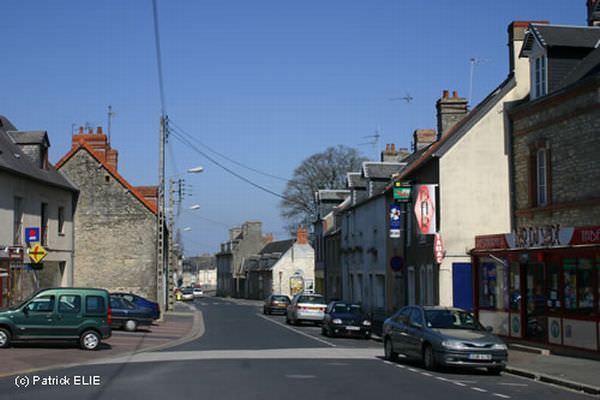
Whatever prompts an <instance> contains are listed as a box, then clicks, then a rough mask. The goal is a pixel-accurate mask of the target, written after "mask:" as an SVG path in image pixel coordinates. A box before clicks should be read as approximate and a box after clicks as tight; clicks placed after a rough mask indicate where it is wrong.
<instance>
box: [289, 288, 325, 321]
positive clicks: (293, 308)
mask: <svg viewBox="0 0 600 400" xmlns="http://www.w3.org/2000/svg"><path fill="white" fill-rule="evenodd" d="M326 308H327V305H326V304H325V298H324V297H323V296H321V295H320V294H297V295H295V296H294V298H292V301H291V302H290V305H289V306H288V307H287V312H286V317H285V322H286V323H288V324H294V325H297V324H299V323H301V322H303V321H309V322H313V323H317V324H320V323H322V322H323V317H324V316H325V309H326Z"/></svg>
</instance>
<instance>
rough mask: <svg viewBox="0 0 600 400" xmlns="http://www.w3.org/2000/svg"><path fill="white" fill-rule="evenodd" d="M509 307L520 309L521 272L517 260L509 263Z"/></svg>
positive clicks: (515, 309)
mask: <svg viewBox="0 0 600 400" xmlns="http://www.w3.org/2000/svg"><path fill="white" fill-rule="evenodd" d="M510 309H511V310H512V311H520V310H521V274H520V268H519V263H518V262H511V263H510Z"/></svg>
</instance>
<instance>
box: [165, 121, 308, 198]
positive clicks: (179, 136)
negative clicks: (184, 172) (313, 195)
mask: <svg viewBox="0 0 600 400" xmlns="http://www.w3.org/2000/svg"><path fill="white" fill-rule="evenodd" d="M171 134H172V137H174V138H175V139H177V140H179V141H180V142H182V143H183V144H185V145H187V146H188V147H189V148H191V149H192V150H194V151H196V152H197V153H198V154H200V155H202V156H203V157H205V158H206V159H207V160H208V161H210V162H212V163H213V164H215V165H216V166H218V167H219V168H221V169H223V170H225V171H226V172H228V173H229V174H231V175H233V176H235V177H236V178H238V179H240V180H242V181H244V182H246V183H247V184H249V185H251V186H254V187H255V188H257V189H260V190H262V191H263V192H266V193H269V194H271V195H273V196H275V197H279V198H280V199H282V200H286V201H289V202H292V203H296V204H298V205H301V206H302V207H306V204H304V203H302V202H299V201H297V200H295V199H291V198H289V197H286V196H283V195H281V194H279V193H277V192H275V191H273V190H271V189H269V188H266V187H265V186H262V185H259V184H258V183H255V182H253V181H252V180H250V179H248V178H246V177H245V176H242V175H240V174H238V173H237V172H235V171H233V170H232V169H230V168H228V167H226V166H225V165H223V164H221V163H220V162H219V161H217V160H215V159H214V158H213V157H211V156H210V155H208V154H206V152H204V151H202V150H201V149H199V148H198V147H197V146H195V145H194V144H193V143H192V142H191V141H190V140H189V139H187V138H186V137H184V136H183V135H182V134H181V133H179V132H178V131H172V132H171Z"/></svg>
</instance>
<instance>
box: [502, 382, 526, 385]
mask: <svg viewBox="0 0 600 400" xmlns="http://www.w3.org/2000/svg"><path fill="white" fill-rule="evenodd" d="M498 385H503V386H529V385H527V384H526V383H512V382H511V383H499V384H498Z"/></svg>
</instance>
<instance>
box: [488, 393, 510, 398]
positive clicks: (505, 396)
mask: <svg viewBox="0 0 600 400" xmlns="http://www.w3.org/2000/svg"><path fill="white" fill-rule="evenodd" d="M492 396H496V397H502V398H503V399H510V396H507V395H505V394H500V393H492Z"/></svg>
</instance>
